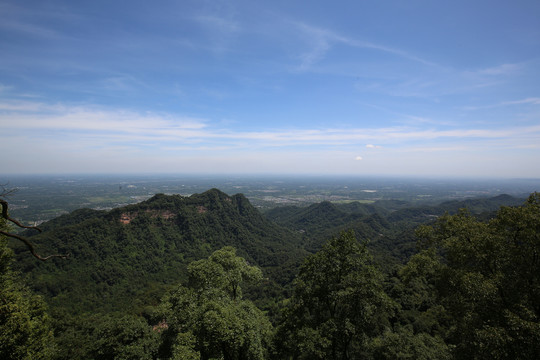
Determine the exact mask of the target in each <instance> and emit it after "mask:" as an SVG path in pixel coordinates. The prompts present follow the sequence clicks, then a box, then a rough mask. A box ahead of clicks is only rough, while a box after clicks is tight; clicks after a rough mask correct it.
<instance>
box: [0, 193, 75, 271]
mask: <svg viewBox="0 0 540 360" xmlns="http://www.w3.org/2000/svg"><path fill="white" fill-rule="evenodd" d="M0 205H2V218H4V219H5V220H7V221H10V222H12V223H14V224H15V225H17V226H18V227H20V228H23V229H34V230H37V231H39V232H41V229H40V228H38V227H36V226H25V225H23V224H21V223H20V222H19V221H17V220H15V219H13V218H11V217H10V216H9V215H8V203H7V201H5V200H2V199H0ZM0 234H2V235H4V236H7V237H10V238H13V239H17V240H19V241H21V242H23V243H24V244H25V245H26V247H27V248H28V249H29V250H30V252H31V253H32V255H33V256H34V257H35V258H36V259H39V260H41V261H46V260H49V259H50V258H54V257H59V258H62V259H67V258H68V257H69V255H62V254H57V255H49V256H45V257H43V256H41V255H39V254H38V253H37V252H36V250H35V249H34V245H33V244H32V243H31V242H30V241H29V240H28V239H26V238H24V237H22V236H19V235H16V234H11V233H8V232H6V231H2V230H0Z"/></svg>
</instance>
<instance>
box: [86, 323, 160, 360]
mask: <svg viewBox="0 0 540 360" xmlns="http://www.w3.org/2000/svg"><path fill="white" fill-rule="evenodd" d="M94 337H95V339H96V341H95V343H94V344H93V349H92V351H91V355H92V357H93V358H94V359H100V360H109V359H110V360H131V359H132V360H139V359H140V360H143V359H148V360H151V359H154V358H155V357H156V355H157V351H158V347H159V333H158V332H157V331H155V330H153V329H152V327H150V326H149V325H148V324H147V323H146V321H145V320H144V319H141V318H137V317H134V316H130V315H124V316H123V317H121V318H113V317H110V318H108V319H106V320H105V321H104V322H102V323H101V324H99V325H98V326H97V328H96V329H95V331H94Z"/></svg>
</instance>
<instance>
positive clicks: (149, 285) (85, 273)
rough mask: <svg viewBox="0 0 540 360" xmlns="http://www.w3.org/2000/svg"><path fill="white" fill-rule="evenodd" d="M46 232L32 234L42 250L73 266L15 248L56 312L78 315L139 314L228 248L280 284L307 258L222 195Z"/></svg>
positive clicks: (101, 216)
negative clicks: (192, 266) (191, 267)
mask: <svg viewBox="0 0 540 360" xmlns="http://www.w3.org/2000/svg"><path fill="white" fill-rule="evenodd" d="M42 228H43V230H44V231H43V233H42V234H39V235H35V236H31V234H28V236H29V237H30V238H31V239H32V241H33V242H34V243H35V244H36V246H37V247H38V249H39V250H40V251H42V252H43V253H45V252H47V251H49V250H54V251H55V252H62V253H70V254H71V257H70V259H69V260H68V261H63V260H59V261H58V260H53V261H49V262H45V263H42V262H40V263H37V262H35V261H33V260H32V259H29V257H28V256H27V252H26V250H25V249H24V248H22V247H16V249H15V250H16V251H17V252H18V257H17V266H18V268H19V269H21V270H22V271H24V272H25V273H28V274H29V281H30V282H31V284H32V285H33V287H34V289H35V290H37V291H38V292H39V293H41V294H43V295H45V296H46V297H47V298H48V301H49V304H50V306H51V308H53V309H55V310H56V309H59V308H63V309H66V310H68V311H70V312H71V313H72V314H83V313H85V312H91V311H94V312H96V311H97V312H104V313H108V312H113V311H125V310H126V309H127V310H128V311H131V312H134V313H137V312H140V311H141V310H142V309H143V308H144V307H145V306H147V305H155V304H156V303H158V301H159V298H160V297H161V296H162V295H163V294H164V293H165V292H166V290H167V289H168V288H170V287H171V286H172V285H173V284H177V283H179V282H182V281H186V280H187V265H188V264H189V263H190V262H191V261H193V260H197V259H201V258H204V257H207V256H209V255H210V254H211V253H212V251H215V250H217V249H220V248H222V247H223V246H228V245H231V246H234V247H235V248H236V249H238V251H239V252H240V253H241V254H242V256H244V257H245V258H246V259H248V260H249V261H250V262H251V263H253V264H257V265H258V266H260V267H261V268H263V269H264V271H265V273H266V274H267V276H268V277H269V279H270V280H269V281H270V282H272V283H275V282H277V283H278V284H281V285H283V284H286V283H288V282H290V281H291V280H292V278H293V277H294V275H295V272H296V269H297V266H298V264H299V262H300V261H301V259H302V258H303V257H304V256H305V255H306V252H305V251H303V250H301V249H300V248H299V246H298V245H297V243H298V242H299V241H298V239H299V236H298V235H297V234H295V233H293V232H291V231H289V230H286V229H283V228H281V227H279V226H277V225H275V224H273V223H271V222H269V221H268V220H266V219H265V218H263V217H262V216H261V215H260V213H259V212H258V211H257V210H256V209H255V208H253V206H251V205H250V203H249V201H248V200H247V199H246V198H245V197H244V196H243V195H234V196H228V195H226V194H224V193H222V192H220V191H219V190H216V189H212V190H209V191H207V192H205V193H203V194H195V195H192V196H190V197H183V196H180V195H172V196H168V195H163V194H158V195H156V196H154V197H153V198H151V199H149V200H147V201H145V202H142V203H139V204H136V205H129V206H125V207H122V208H117V209H113V210H111V211H108V212H107V211H93V210H87V209H86V210H79V211H76V212H74V213H73V214H69V215H64V216H61V217H59V218H57V219H54V220H52V221H50V222H48V223H46V224H43V226H42ZM270 286H273V285H272V284H270ZM134 306H135V307H134Z"/></svg>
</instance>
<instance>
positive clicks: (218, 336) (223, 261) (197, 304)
mask: <svg viewBox="0 0 540 360" xmlns="http://www.w3.org/2000/svg"><path fill="white" fill-rule="evenodd" d="M188 271H189V282H188V284H187V286H183V285H181V286H179V287H178V288H177V289H176V290H175V291H174V292H173V293H171V294H170V295H169V296H168V297H166V299H165V300H164V302H163V304H162V313H163V318H164V319H165V322H164V324H166V327H167V330H166V331H165V332H164V345H163V347H162V350H161V354H162V356H166V357H169V356H174V358H181V359H203V360H204V359H210V358H223V359H225V360H233V359H263V358H265V352H266V349H265V348H266V346H267V343H268V340H269V338H270V334H271V325H270V322H269V321H268V319H267V318H266V317H265V315H264V314H263V313H262V312H261V311H260V310H259V309H258V308H257V307H256V306H255V305H254V304H253V303H252V302H251V301H249V300H243V299H242V291H241V290H242V289H241V287H242V284H243V283H244V282H245V281H257V280H260V279H261V278H262V273H261V270H260V269H258V268H257V267H255V266H250V265H249V264H248V263H247V262H246V260H244V259H243V258H241V257H239V256H236V250H235V249H234V248H233V247H230V246H228V247H224V248H223V249H221V250H218V251H216V252H214V253H213V254H212V255H211V256H210V257H209V258H208V259H203V260H199V261H195V262H193V263H191V264H190V265H189V267H188Z"/></svg>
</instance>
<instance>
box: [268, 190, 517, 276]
mask: <svg viewBox="0 0 540 360" xmlns="http://www.w3.org/2000/svg"><path fill="white" fill-rule="evenodd" d="M524 201H525V199H521V198H515V197H512V196H509V195H499V196H496V197H491V198H477V199H467V200H461V201H446V202H443V203H441V204H438V205H431V206H428V205H423V206H419V205H414V204H412V203H409V202H406V201H401V200H379V201H376V202H375V203H373V204H364V203H361V202H350V203H346V204H333V203H330V202H328V201H325V202H321V203H317V204H312V205H310V206H308V207H296V206H284V207H278V208H274V209H272V210H270V211H267V212H266V213H265V216H266V217H267V218H268V219H269V220H272V221H274V222H276V223H278V224H280V225H282V226H284V227H287V228H289V229H291V230H294V231H299V232H301V233H302V234H303V240H302V244H303V246H304V247H305V248H306V249H307V250H309V251H317V250H318V249H319V248H320V247H321V245H322V244H323V243H324V242H325V241H326V240H327V239H328V238H329V237H331V236H333V235H336V234H338V233H339V232H340V231H343V230H347V229H352V230H354V231H355V234H356V236H357V237H358V238H359V239H361V240H366V241H368V247H370V248H371V250H372V252H373V254H374V255H375V257H376V258H377V260H378V261H379V262H380V263H381V265H383V266H391V264H392V263H396V262H402V261H405V260H406V259H407V258H408V257H409V256H411V255H412V254H413V253H414V252H416V238H415V235H414V229H415V228H416V227H417V226H418V225H420V224H425V223H429V222H431V221H434V220H435V219H436V218H437V217H439V216H441V215H443V214H445V213H446V212H448V213H450V214H454V213H457V211H458V210H459V209H462V208H466V209H468V211H469V212H470V213H471V214H474V215H475V216H477V217H479V218H481V219H488V218H490V217H492V216H494V215H495V212H496V211H497V210H498V209H499V208H500V207H501V206H519V205H521V204H523V202H524Z"/></svg>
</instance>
